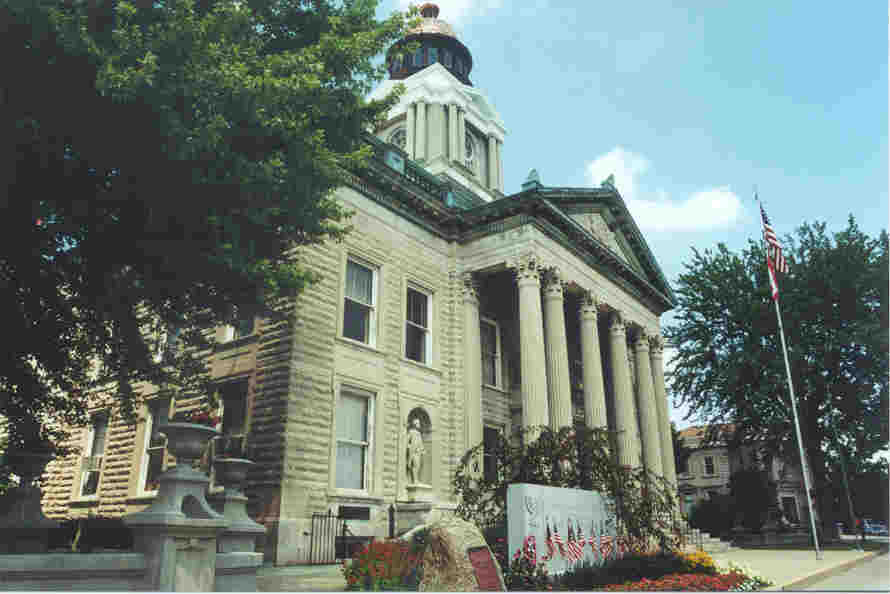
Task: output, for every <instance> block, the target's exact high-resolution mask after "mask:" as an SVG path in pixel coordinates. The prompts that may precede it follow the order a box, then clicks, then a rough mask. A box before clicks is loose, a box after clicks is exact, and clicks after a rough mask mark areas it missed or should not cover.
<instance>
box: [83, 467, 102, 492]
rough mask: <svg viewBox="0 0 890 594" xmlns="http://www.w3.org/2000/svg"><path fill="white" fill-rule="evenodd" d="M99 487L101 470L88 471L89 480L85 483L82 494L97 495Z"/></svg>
mask: <svg viewBox="0 0 890 594" xmlns="http://www.w3.org/2000/svg"><path fill="white" fill-rule="evenodd" d="M98 488H99V472H98V471H96V470H91V471H88V472H87V480H86V482H85V483H84V485H83V491H82V492H81V495H95V494H96V490H97V489H98Z"/></svg>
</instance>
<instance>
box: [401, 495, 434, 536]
mask: <svg viewBox="0 0 890 594" xmlns="http://www.w3.org/2000/svg"><path fill="white" fill-rule="evenodd" d="M432 511H433V504H432V503H430V502H427V501H423V502H412V503H399V504H398V505H397V506H396V534H404V533H405V532H407V531H409V530H411V529H412V528H415V527H417V526H421V525H423V524H425V523H426V522H427V521H429V518H430V513H431V512H432Z"/></svg>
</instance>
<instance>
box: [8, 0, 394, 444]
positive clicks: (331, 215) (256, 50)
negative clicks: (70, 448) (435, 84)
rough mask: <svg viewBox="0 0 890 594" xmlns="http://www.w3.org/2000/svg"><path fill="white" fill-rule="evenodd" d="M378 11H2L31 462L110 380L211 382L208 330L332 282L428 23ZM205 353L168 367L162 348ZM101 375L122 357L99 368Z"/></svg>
mask: <svg viewBox="0 0 890 594" xmlns="http://www.w3.org/2000/svg"><path fill="white" fill-rule="evenodd" d="M376 5H377V1H376V0H311V1H310V0H130V1H125V0H71V1H67V0H66V1H62V0H36V1H34V0H7V1H6V2H3V3H2V6H0V30H2V31H3V35H2V36H0V53H2V55H3V61H4V64H5V68H4V75H3V77H2V82H0V106H2V109H0V146H2V148H3V154H2V155H0V178H2V179H3V180H4V186H5V188H4V189H5V190H6V191H5V192H3V193H2V198H0V200H2V202H0V207H2V211H3V213H4V214H3V217H2V218H0V237H2V242H3V245H2V247H0V300H2V306H3V307H2V308H0V311H2V314H0V316H2V320H5V321H3V322H2V325H3V327H4V329H5V331H6V337H7V339H6V340H4V350H5V352H6V355H5V356H3V357H2V360H3V366H2V367H0V415H2V416H5V417H6V418H7V419H8V421H9V425H8V429H9V440H10V447H14V448H19V449H34V448H43V447H49V446H50V444H51V443H52V441H53V440H54V439H57V438H58V437H59V431H58V428H59V427H61V426H63V425H65V424H73V423H82V422H84V421H85V416H84V411H85V408H84V407H85V403H86V395H87V393H88V392H89V391H90V389H91V387H95V386H99V385H102V386H107V385H113V386H114V390H113V391H114V392H115V393H116V395H117V400H118V402H119V403H120V405H121V411H122V412H123V413H124V414H125V415H132V411H133V401H134V398H135V392H134V387H133V386H134V384H136V383H137V382H140V381H149V382H151V383H153V384H155V385H163V386H171V387H175V388H176V389H180V390H189V391H194V392H198V391H204V392H205V393H206V392H207V391H208V389H209V384H208V377H207V373H206V369H205V363H204V360H203V358H202V355H203V354H204V353H206V352H207V349H208V348H210V346H211V341H210V340H209V338H210V337H209V334H210V333H209V332H208V329H209V328H212V327H213V326H215V325H219V324H223V323H234V322H235V321H236V320H238V319H239V318H241V317H243V316H245V315H251V316H252V315H253V314H255V313H264V314H266V315H273V314H276V313H277V314H279V315H282V309H281V307H278V305H277V304H279V303H281V302H282V300H286V298H288V297H291V296H293V295H295V294H297V293H299V291H301V290H302V289H303V288H304V287H305V286H307V284H308V283H311V282H312V281H313V280H314V278H313V276H312V275H311V274H310V273H309V272H308V271H307V270H306V269H305V268H304V267H303V266H301V263H300V260H299V250H298V249H295V248H299V247H300V246H303V245H308V244H314V243H318V242H321V241H325V240H329V239H334V240H336V239H338V238H340V237H342V236H343V234H344V233H346V232H347V231H348V212H347V211H345V210H344V209H343V208H342V207H341V206H340V205H339V204H338V203H337V202H336V201H335V200H334V199H333V198H332V191H333V190H334V188H336V187H337V186H338V185H340V183H341V180H342V179H343V173H344V170H349V169H354V168H356V167H360V166H361V164H362V163H363V162H364V161H365V160H366V159H367V158H368V157H369V155H370V150H369V148H368V147H367V146H365V145H364V144H363V143H362V142H361V139H362V135H363V134H365V133H366V131H367V130H368V129H369V128H370V127H372V126H373V125H375V124H376V123H378V122H379V121H381V119H382V118H384V117H385V115H386V113H387V111H388V109H389V108H390V107H391V106H392V105H393V104H394V102H395V101H396V100H397V95H396V94H394V95H392V96H390V97H388V98H387V99H385V100H380V101H369V100H366V99H365V96H366V95H367V93H368V91H369V90H370V89H371V87H372V85H373V84H374V83H375V82H376V81H378V80H380V79H381V78H382V76H383V74H384V65H383V64H381V63H379V61H377V60H375V56H377V55H378V54H380V53H381V52H382V51H383V50H385V49H386V48H387V47H388V46H389V45H390V44H391V43H392V42H394V41H395V40H397V39H399V38H400V37H401V36H402V33H403V31H404V29H405V27H406V24H407V21H406V15H404V14H400V13H396V14H394V15H393V16H391V17H390V18H387V19H385V20H382V21H381V20H378V19H377V18H376V17H375V10H376ZM165 336H166V337H167V339H168V340H167V342H169V338H171V337H173V336H176V338H177V340H178V341H179V344H180V345H181V346H182V347H183V348H180V349H177V350H176V351H175V352H176V353H178V354H175V355H174V354H172V353H174V351H172V350H171V351H170V353H171V356H172V358H168V357H166V356H165V357H163V358H161V359H160V360H158V358H157V357H156V353H157V352H158V351H159V348H161V345H159V344H158V343H159V342H164V341H165V338H164V337H165ZM93 361H98V362H99V363H100V365H99V367H98V369H93V370H92V372H91V364H92V362H93Z"/></svg>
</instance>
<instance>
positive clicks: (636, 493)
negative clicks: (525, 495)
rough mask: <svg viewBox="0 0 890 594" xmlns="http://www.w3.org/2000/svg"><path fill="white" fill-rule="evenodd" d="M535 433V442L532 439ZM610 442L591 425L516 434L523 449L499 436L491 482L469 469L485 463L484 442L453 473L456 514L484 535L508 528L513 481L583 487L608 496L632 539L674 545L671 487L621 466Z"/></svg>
mask: <svg viewBox="0 0 890 594" xmlns="http://www.w3.org/2000/svg"><path fill="white" fill-rule="evenodd" d="M532 435H534V436H536V438H535V439H529V437H530V436H532ZM609 438H610V432H608V431H606V430H604V429H590V428H587V427H575V428H571V427H563V428H562V429H561V430H560V431H559V432H554V431H553V430H552V429H550V428H549V427H532V428H527V429H524V430H520V431H519V432H518V434H517V439H516V442H517V444H521V445H512V444H511V442H510V441H509V440H508V439H507V438H505V437H504V436H499V437H498V440H497V442H496V443H493V444H491V449H490V450H489V451H488V452H487V454H490V455H491V457H492V459H493V460H494V463H495V465H496V467H497V470H498V472H497V476H496V477H495V476H492V477H490V478H486V477H485V476H477V475H475V474H474V473H473V472H472V471H471V470H472V469H471V465H472V462H473V461H474V460H475V459H476V457H478V458H479V459H481V455H482V451H483V447H484V444H479V446H477V447H475V448H473V449H471V450H469V451H468V452H467V453H466V454H464V456H463V459H462V461H461V465H460V466H459V467H458V469H457V471H456V472H455V474H454V479H453V485H454V489H455V493H456V494H457V496H458V501H459V503H458V507H457V510H456V511H455V513H456V514H457V515H458V516H460V517H461V518H463V519H465V520H467V521H470V522H473V523H474V524H476V525H477V526H479V528H480V529H481V530H483V531H484V530H487V529H492V528H497V527H498V526H502V525H505V523H506V500H507V487H508V486H509V485H510V484H511V483H530V484H536V485H548V486H552V487H567V488H575V489H585V490H589V491H598V492H600V493H602V494H603V495H605V496H606V499H607V502H608V505H609V507H610V508H611V510H612V511H613V512H614V513H615V515H616V516H617V517H618V519H619V521H620V523H621V530H622V531H626V532H627V534H628V535H629V536H630V537H632V538H633V539H646V538H650V537H651V538H654V539H655V541H656V542H663V543H665V544H666V545H667V546H671V545H672V544H673V542H674V535H673V532H672V526H671V512H672V510H673V509H674V506H675V499H674V497H673V496H672V495H671V490H670V487H669V485H668V484H667V483H666V482H665V481H664V479H662V478H661V477H656V476H654V475H652V474H650V473H647V472H646V470H645V469H642V468H641V469H636V470H631V469H627V468H624V467H622V466H620V465H619V464H618V463H617V462H616V461H615V459H614V458H613V457H612V456H611V455H610V454H609V451H608V447H609ZM527 440H528V441H530V443H527V444H526V443H525V442H526V441H527Z"/></svg>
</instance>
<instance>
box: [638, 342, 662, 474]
mask: <svg viewBox="0 0 890 594" xmlns="http://www.w3.org/2000/svg"><path fill="white" fill-rule="evenodd" d="M634 354H635V356H636V368H637V395H638V396H639V402H638V406H639V410H640V430H641V433H642V436H641V437H642V438H643V462H644V464H645V466H646V470H648V471H649V472H652V473H653V474H655V476H663V474H664V473H663V471H662V468H661V434H660V432H659V430H658V424H659V421H658V408H657V406H656V404H655V393H654V391H653V389H652V369H651V367H650V366H649V337H648V336H647V335H646V331H645V330H644V329H643V328H640V329H639V330H638V331H637V339H636V342H635V343H634Z"/></svg>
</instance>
